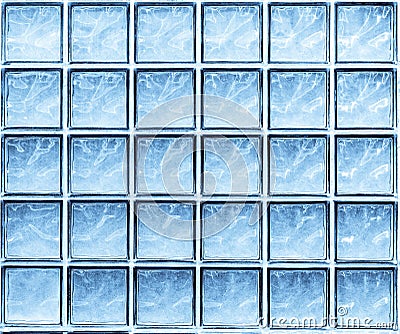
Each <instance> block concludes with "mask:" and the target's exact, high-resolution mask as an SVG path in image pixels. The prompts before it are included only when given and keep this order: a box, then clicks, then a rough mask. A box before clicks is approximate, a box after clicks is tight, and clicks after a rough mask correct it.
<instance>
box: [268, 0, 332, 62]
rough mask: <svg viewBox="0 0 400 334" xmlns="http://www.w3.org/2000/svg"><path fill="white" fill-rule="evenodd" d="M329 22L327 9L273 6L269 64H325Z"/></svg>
mask: <svg viewBox="0 0 400 334" xmlns="http://www.w3.org/2000/svg"><path fill="white" fill-rule="evenodd" d="M327 21H328V13H327V7H326V6H300V5H295V6H282V5H271V7H270V26H269V29H270V30H269V31H270V42H269V43H270V45H269V52H270V54H269V58H270V61H272V62H302V63H303V62H306V63H322V62H326V61H327V59H328V55H327V54H328V42H327V41H328V39H327Z"/></svg>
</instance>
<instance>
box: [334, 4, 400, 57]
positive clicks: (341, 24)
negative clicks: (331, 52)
mask: <svg viewBox="0 0 400 334" xmlns="http://www.w3.org/2000/svg"><path fill="white" fill-rule="evenodd" d="M336 12H337V14H336V15H337V21H336V43H337V45H336V48H337V49H336V57H337V60H338V61H355V62H391V61H393V60H394V48H395V47H394V28H393V18H394V16H395V15H394V13H393V12H394V10H393V6H392V5H374V6H372V5H369V4H362V5H358V4H357V5H338V6H337V7H336Z"/></svg>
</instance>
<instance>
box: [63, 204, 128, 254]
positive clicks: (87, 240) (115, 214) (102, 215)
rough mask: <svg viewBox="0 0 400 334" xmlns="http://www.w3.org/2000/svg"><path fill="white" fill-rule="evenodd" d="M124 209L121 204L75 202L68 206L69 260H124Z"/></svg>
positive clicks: (125, 209)
mask: <svg viewBox="0 0 400 334" xmlns="http://www.w3.org/2000/svg"><path fill="white" fill-rule="evenodd" d="M127 211H128V206H127V204H126V203H123V202H108V203H105V202H96V203H90V202H78V203H73V204H72V206H71V222H70V243H71V244H70V251H71V257H73V258H82V259H99V258H100V259H107V260H110V259H126V258H127V257H128V244H127V238H128V212H127Z"/></svg>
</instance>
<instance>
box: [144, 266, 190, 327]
mask: <svg viewBox="0 0 400 334" xmlns="http://www.w3.org/2000/svg"><path fill="white" fill-rule="evenodd" d="M137 282H138V283H137V284H138V292H137V323H138V324H140V325H191V324H192V323H193V300H194V291H193V271H192V270H183V269H178V270H173V269H160V270H147V269H138V271H137Z"/></svg>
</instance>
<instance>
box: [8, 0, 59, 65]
mask: <svg viewBox="0 0 400 334" xmlns="http://www.w3.org/2000/svg"><path fill="white" fill-rule="evenodd" d="M61 11H62V7H61V6H56V5H52V6H47V5H42V4H40V5H32V4H30V5H26V4H25V5H16V4H15V5H7V6H6V7H5V26H4V34H5V36H4V41H3V43H4V60H5V61H7V62H28V61H29V62H60V61H61V58H62V56H61V50H62V48H61V35H62V33H61Z"/></svg>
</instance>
